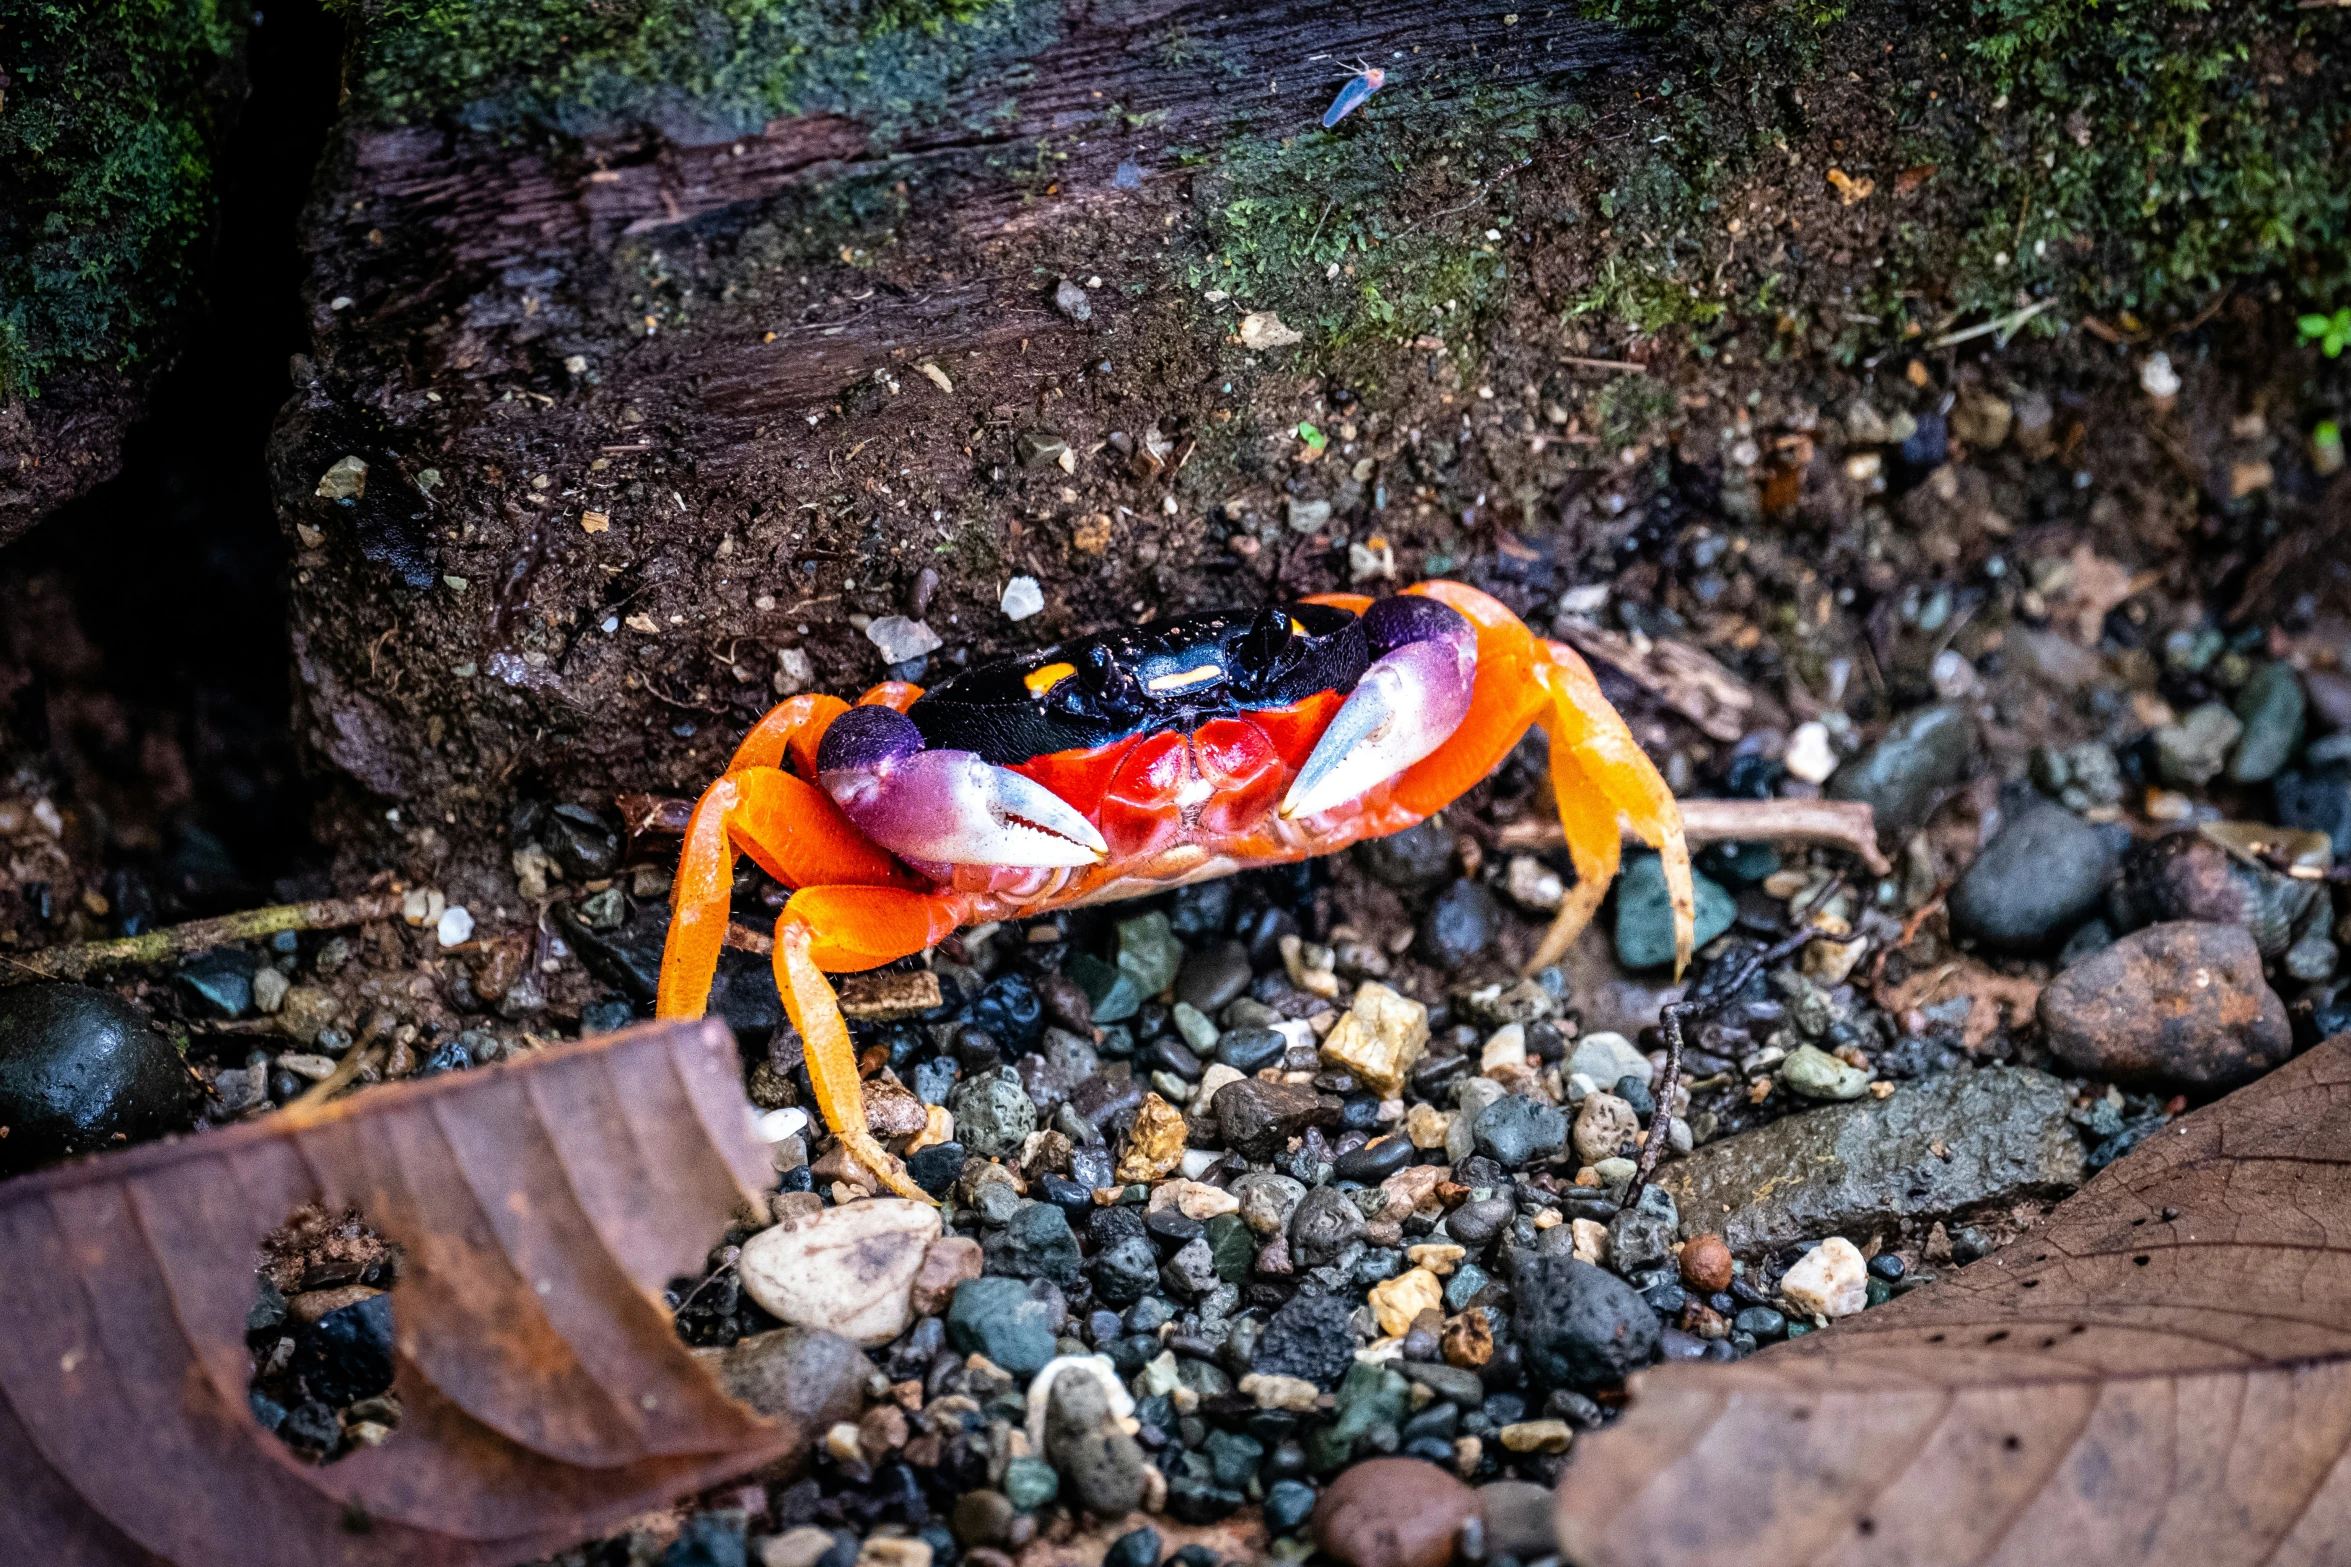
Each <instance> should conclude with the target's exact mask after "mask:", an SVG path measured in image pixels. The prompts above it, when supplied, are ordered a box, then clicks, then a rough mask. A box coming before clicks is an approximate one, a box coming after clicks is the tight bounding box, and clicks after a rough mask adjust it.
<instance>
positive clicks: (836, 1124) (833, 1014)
mask: <svg viewBox="0 0 2351 1567" xmlns="http://www.w3.org/2000/svg"><path fill="white" fill-rule="evenodd" d="M961 915H962V907H961V903H960V900H958V899H956V898H953V897H951V896H948V897H942V896H936V895H929V894H924V893H917V892H905V891H901V890H898V889H896V888H889V887H805V888H802V889H801V890H800V891H799V892H796V893H794V894H793V895H792V900H791V901H790V902H789V903H787V904H785V905H784V912H783V913H782V914H781V915H780V916H779V917H778V918H777V920H776V940H775V972H776V989H777V991H778V992H779V993H781V995H782V996H783V998H784V1015H785V1016H787V1017H789V1018H790V1019H791V1020H792V1027H793V1028H794V1029H795V1030H797V1031H798V1032H799V1035H800V1043H801V1045H802V1048H803V1049H804V1050H805V1051H806V1052H807V1055H806V1060H807V1063H808V1081H809V1082H810V1083H811V1084H812V1085H814V1087H815V1089H816V1104H817V1108H818V1109H819V1110H820V1111H822V1112H823V1114H824V1119H825V1125H827V1126H829V1127H831V1128H832V1132H833V1135H834V1136H835V1137H837V1138H839V1139H840V1141H841V1146H842V1147H843V1148H845V1149H847V1150H848V1151H849V1155H850V1157H851V1158H853V1159H855V1160H856V1161H857V1162H858V1163H859V1164H861V1165H863V1166H865V1168H866V1169H868V1170H871V1171H872V1172H873V1173H874V1175H875V1176H876V1177H878V1178H879V1179H880V1180H881V1182H882V1184H883V1185H885V1186H887V1187H889V1189H890V1190H891V1191H894V1192H896V1193H897V1194H898V1195H899V1196H901V1197H909V1198H912V1199H913V1200H915V1201H916V1202H930V1201H931V1200H932V1198H931V1196H930V1194H929V1193H928V1192H925V1191H924V1190H923V1189H922V1188H921V1187H919V1186H917V1185H915V1184H914V1182H913V1181H911V1180H909V1179H908V1178H907V1175H906V1169H905V1166H904V1165H902V1164H900V1163H899V1162H898V1160H897V1159H896V1158H895V1157H893V1156H892V1155H891V1153H890V1152H889V1150H888V1149H886V1148H884V1147H883V1146H882V1145H881V1144H880V1143H879V1142H876V1141H875V1140H874V1136H873V1132H872V1130H871V1129H870V1128H869V1127H868V1126H867V1124H866V1119H865V1093H864V1089H863V1087H862V1085H861V1083H860V1080H859V1078H858V1075H857V1052H856V1050H855V1048H854V1047H852V1046H851V1044H850V1042H849V1025H848V1023H847V1022H845V1021H844V1020H843V1019H842V1017H841V1003H840V999H839V998H838V997H837V996H835V995H834V994H833V987H832V985H831V983H830V982H828V981H827V980H826V979H825V977H824V971H825V970H826V969H831V970H833V971H834V972H836V973H839V972H842V971H844V970H855V969H869V968H878V967H880V966H881V965H882V964H884V963H890V962H895V961H896V960H897V959H899V958H902V957H906V956H908V955H909V954H911V953H916V952H920V951H922V950H923V949H924V948H926V947H929V946H931V945H933V944H934V943H936V942H939V941H941V940H944V939H945V938H946V937H947V936H948V935H949V934H950V933H952V932H953V931H954V929H955V927H956V926H957V925H958V924H960V923H961ZM820 932H821V934H819V933H820Z"/></svg>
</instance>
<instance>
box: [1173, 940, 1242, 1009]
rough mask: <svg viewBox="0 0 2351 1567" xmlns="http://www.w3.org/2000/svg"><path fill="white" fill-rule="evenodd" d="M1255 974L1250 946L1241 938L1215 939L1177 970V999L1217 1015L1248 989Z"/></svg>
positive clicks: (1192, 955) (1187, 959)
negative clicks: (1250, 955) (1252, 969)
mask: <svg viewBox="0 0 2351 1567" xmlns="http://www.w3.org/2000/svg"><path fill="white" fill-rule="evenodd" d="M1254 977H1255V976H1254V974H1253V973H1252V971H1251V969H1250V967H1249V949H1248V948H1246V947H1244V946H1242V945H1241V944H1240V943H1239V942H1237V941H1212V942H1210V943H1209V944H1208V945H1207V946H1205V947H1202V948H1201V949H1200V950H1199V951H1197V952H1194V953H1193V954H1191V955H1190V956H1189V957H1187V958H1185V959H1184V966H1183V967H1182V968H1181V969H1179V970H1177V971H1176V992H1175V993H1176V999H1177V1000H1178V1001H1181V1002H1185V1003H1187V1004H1188V1005H1190V1006H1193V1007H1196V1008H1198V1009H1199V1010H1200V1011H1202V1012H1204V1013H1206V1014H1207V1015H1209V1016H1210V1017H1214V1016H1215V1015H1216V1014H1217V1013H1219V1012H1221V1011H1223V1010H1224V1009H1225V1008H1226V1007H1227V1006H1229V1005H1230V1004H1231V1003H1232V1002H1233V1001H1234V1000H1235V999H1237V998H1238V997H1239V996H1240V995H1241V994H1242V993H1243V992H1245V991H1246V990H1248V988H1249V981H1250V980H1251V979H1252V978H1254Z"/></svg>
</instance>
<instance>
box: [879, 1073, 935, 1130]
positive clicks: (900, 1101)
mask: <svg viewBox="0 0 2351 1567" xmlns="http://www.w3.org/2000/svg"><path fill="white" fill-rule="evenodd" d="M865 1124H866V1126H867V1127H868V1128H869V1129H871V1131H872V1132H873V1134H874V1136H876V1137H912V1136H913V1135H914V1134H915V1133H917V1132H919V1131H921V1130H922V1129H923V1128H924V1127H926V1126H928V1125H930V1112H929V1110H928V1109H927V1108H926V1107H925V1106H924V1104H923V1102H922V1101H921V1100H919V1099H917V1098H915V1097H914V1095H913V1094H911V1093H909V1092H908V1091H907V1090H906V1089H905V1088H904V1087H902V1086H900V1085H899V1084H897V1083H893V1082H891V1081H890V1080H889V1079H888V1078H886V1077H875V1078H869V1079H867V1080H866V1084H865Z"/></svg>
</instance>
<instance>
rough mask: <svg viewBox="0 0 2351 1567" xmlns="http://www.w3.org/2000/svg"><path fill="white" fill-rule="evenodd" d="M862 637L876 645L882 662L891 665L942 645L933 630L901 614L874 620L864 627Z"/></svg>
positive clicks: (934, 651) (919, 656)
mask: <svg viewBox="0 0 2351 1567" xmlns="http://www.w3.org/2000/svg"><path fill="white" fill-rule="evenodd" d="M865 639H866V640H867V641H868V642H871V643H872V644H873V645H874V646H875V647H878V648H880V649H881V650H882V659H883V661H884V662H886V663H891V664H903V663H905V662H906V661H907V660H908V659H910V658H921V657H922V656H924V655H925V654H927V653H936V652H937V651H938V650H939V649H940V648H941V647H943V646H945V644H944V643H943V642H941V641H940V640H939V634H938V633H937V632H935V631H933V630H932V629H931V628H930V627H929V626H927V625H925V624H924V623H923V622H921V621H919V620H909V619H907V618H906V617H905V616H904V615H883V616H881V617H879V618H878V619H876V620H874V621H873V622H872V623H871V624H869V625H868V626H867V627H866V628H865Z"/></svg>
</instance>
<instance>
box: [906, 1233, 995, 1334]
mask: <svg viewBox="0 0 2351 1567" xmlns="http://www.w3.org/2000/svg"><path fill="white" fill-rule="evenodd" d="M980 1264H981V1255H980V1243H979V1242H978V1241H975V1240H973V1239H971V1238H970V1237H969V1236H964V1235H943V1236H941V1237H940V1238H939V1239H937V1240H935V1241H933V1242H931V1249H930V1250H929V1251H928V1252H926V1253H925V1254H924V1255H923V1259H922V1271H921V1272H919V1273H917V1274H916V1275H915V1276H914V1288H913V1290H912V1291H911V1292H910V1293H909V1294H908V1296H907V1304H908V1305H909V1306H911V1307H913V1308H914V1314H915V1315H916V1316H918V1317H935V1316H937V1315H938V1314H939V1313H940V1312H942V1311H945V1310H946V1309H947V1306H948V1304H949V1302H951V1301H952V1300H953V1299H954V1297H955V1286H957V1285H958V1284H961V1283H963V1282H964V1281H965V1280H966V1279H976V1278H978V1277H979V1276H980Z"/></svg>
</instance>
